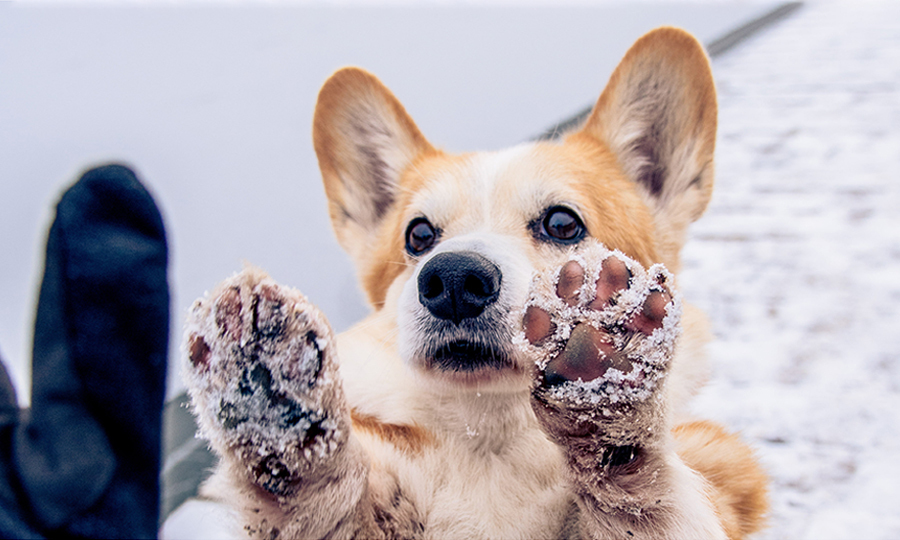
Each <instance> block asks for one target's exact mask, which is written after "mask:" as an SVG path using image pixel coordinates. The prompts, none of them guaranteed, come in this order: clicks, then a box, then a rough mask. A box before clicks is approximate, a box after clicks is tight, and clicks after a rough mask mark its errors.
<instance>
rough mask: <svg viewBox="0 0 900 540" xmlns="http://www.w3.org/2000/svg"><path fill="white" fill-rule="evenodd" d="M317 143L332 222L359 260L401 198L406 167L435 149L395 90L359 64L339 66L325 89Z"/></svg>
mask: <svg viewBox="0 0 900 540" xmlns="http://www.w3.org/2000/svg"><path fill="white" fill-rule="evenodd" d="M313 143H314V145H315V148H316V155H317V156H318V158H319V168H320V169H321V171H322V180H323V182H324V183H325V193H326V195H327V196H328V206H329V212H330V214H331V222H332V225H333V226H334V230H335V232H336V233H337V236H338V240H339V241H340V243H341V245H342V246H343V247H344V249H346V250H347V252H348V253H350V255H351V256H352V257H354V259H356V260H357V262H359V261H360V259H364V258H365V253H366V251H367V249H371V246H372V245H373V241H374V238H375V235H376V233H377V231H378V229H379V228H380V225H381V223H382V220H383V218H384V217H385V215H386V214H387V213H388V211H389V210H390V209H391V207H392V206H393V204H394V203H395V201H396V199H397V195H398V193H399V191H398V190H399V186H400V178H401V176H402V174H403V172H404V171H405V170H406V169H407V167H409V166H410V164H412V163H413V162H414V161H415V160H416V159H417V158H419V157H421V156H423V155H425V154H428V153H431V152H434V149H433V147H432V146H431V145H430V144H429V143H428V141H426V140H425V137H423V136H422V134H421V133H420V132H419V129H418V128H417V127H416V125H415V123H413V121H412V119H411V118H410V117H409V115H408V114H407V113H406V110H405V109H404V108H403V105H401V104H400V102H399V101H398V100H397V98H395V97H394V95H393V94H392V93H391V91H390V90H388V89H387V88H386V87H385V86H384V85H383V84H382V83H381V81H379V80H378V79H377V78H376V77H375V76H374V75H372V74H371V73H368V72H366V71H363V70H361V69H359V68H344V69H341V70H339V71H337V72H336V73H335V74H334V75H332V76H331V77H330V78H329V79H328V80H327V81H326V82H325V85H324V86H323V87H322V90H320V91H319V99H318V101H317V103H316V112H315V117H314V119H313Z"/></svg>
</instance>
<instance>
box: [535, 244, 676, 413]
mask: <svg viewBox="0 0 900 540" xmlns="http://www.w3.org/2000/svg"><path fill="white" fill-rule="evenodd" d="M671 279H672V276H671V274H670V273H669V272H668V271H667V270H666V269H665V268H664V267H663V266H662V265H655V266H653V267H651V268H650V269H649V270H644V268H643V267H642V266H641V265H640V264H639V263H637V262H636V261H634V260H632V259H630V258H628V257H626V256H625V255H624V254H622V253H621V252H619V251H610V250H608V249H606V248H605V247H603V246H602V245H601V244H599V243H596V242H593V243H590V244H588V245H587V246H584V247H579V248H578V249H577V250H575V251H573V252H572V253H570V254H569V256H568V258H567V260H565V262H564V263H563V264H561V265H558V266H556V267H555V268H551V269H548V270H546V271H544V272H542V273H540V274H538V275H537V276H535V278H534V281H533V283H532V288H531V293H530V295H529V298H528V301H527V302H526V304H525V310H524V313H523V330H522V333H521V335H520V336H519V338H518V342H519V344H520V346H521V347H523V349H525V350H526V351H527V352H528V353H530V354H531V355H532V356H533V357H534V358H535V359H536V363H537V366H538V371H539V376H538V380H537V385H538V388H537V391H538V392H539V393H541V394H542V395H545V396H546V397H547V398H549V399H552V400H554V401H557V402H560V403H566V404H568V405H572V406H576V407H596V406H608V405H612V404H628V403H636V402H641V401H644V400H647V399H648V398H649V397H650V396H651V395H652V394H653V393H654V391H655V390H656V388H657V387H658V386H659V384H660V382H661V380H662V378H663V377H664V376H665V373H666V369H667V368H668V363H669V359H670V358H671V355H672V352H673V349H674V345H675V341H676V339H677V337H678V334H679V324H678V323H679V320H680V314H681V302H680V299H679V297H678V296H676V295H674V294H673V293H672V291H671V290H670V289H669V287H668V283H669V282H670V281H671Z"/></svg>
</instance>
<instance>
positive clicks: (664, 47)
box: [581, 27, 717, 229]
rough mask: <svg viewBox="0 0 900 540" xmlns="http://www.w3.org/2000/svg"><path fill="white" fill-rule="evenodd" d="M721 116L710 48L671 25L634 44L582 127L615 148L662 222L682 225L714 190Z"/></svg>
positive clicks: (697, 212) (698, 212) (701, 208)
mask: <svg viewBox="0 0 900 540" xmlns="http://www.w3.org/2000/svg"><path fill="white" fill-rule="evenodd" d="M716 115H717V107H716V92H715V86H714V84H713V78H712V72H711V70H710V66H709V60H708V59H707V57H706V54H705V53H704V51H703V47H702V46H701V45H700V43H698V42H697V40H696V39H695V38H694V37H693V36H691V35H690V34H688V33H687V32H685V31H683V30H679V29H677V28H669V27H664V28H658V29H656V30H653V31H651V32H649V33H648V34H646V35H645V36H643V37H642V38H640V39H639V40H638V41H637V42H636V43H635V44H634V45H633V46H632V47H631V49H629V51H628V52H627V53H626V55H625V57H624V58H623V59H622V61H621V63H620V64H619V66H618V67H617V68H616V70H615V72H614V73H613V75H612V77H611V78H610V80H609V83H608V85H607V87H606V89H605V90H604V91H603V93H602V94H601V95H600V98H599V99H598V100H597V103H596V105H595V106H594V110H593V111H592V113H591V115H590V117H589V118H588V120H587V121H586V123H585V125H584V127H583V128H582V130H581V133H584V134H588V135H591V136H593V137H596V138H599V139H600V140H602V141H603V142H604V143H606V145H607V146H608V147H609V148H610V150H612V151H613V153H615V155H616V156H617V158H618V160H619V163H620V165H621V166H622V168H623V169H624V172H625V173H626V174H627V175H628V176H629V177H630V178H631V179H632V180H633V181H634V182H636V183H637V184H638V186H639V188H640V189H641V191H642V192H643V193H644V194H645V195H646V198H647V199H648V202H649V204H650V206H651V210H653V211H654V213H655V214H656V217H657V222H658V223H659V222H660V221H664V222H665V225H666V226H667V227H672V226H675V228H676V229H681V228H683V227H686V226H687V224H688V223H690V222H692V221H694V220H696V219H697V218H698V217H700V216H701V215H702V214H703V211H704V210H705V209H706V206H707V204H708V203H709V199H710V197H711V196H712V188H713V150H714V148H715V140H716Z"/></svg>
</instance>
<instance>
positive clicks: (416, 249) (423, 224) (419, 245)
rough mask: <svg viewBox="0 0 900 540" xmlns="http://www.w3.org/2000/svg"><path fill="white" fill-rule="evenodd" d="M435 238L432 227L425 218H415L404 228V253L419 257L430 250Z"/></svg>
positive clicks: (436, 233) (436, 235)
mask: <svg viewBox="0 0 900 540" xmlns="http://www.w3.org/2000/svg"><path fill="white" fill-rule="evenodd" d="M437 237H438V231H437V230H435V228H434V225H432V224H431V223H430V222H429V221H428V220H427V219H425V218H422V217H420V218H416V219H414V220H412V221H410V222H409V226H408V227H407V228H406V251H407V252H408V253H409V254H410V255H421V254H423V253H425V252H426V251H428V250H429V249H431V246H433V245H434V242H435V241H436V240H437Z"/></svg>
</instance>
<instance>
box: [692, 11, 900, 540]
mask: <svg viewBox="0 0 900 540" xmlns="http://www.w3.org/2000/svg"><path fill="white" fill-rule="evenodd" d="M713 69H714V73H715V76H716V80H717V84H718V89H719V92H720V98H719V99H720V102H719V103H720V118H719V125H720V131H719V142H718V147H717V182H718V184H717V186H716V192H715V195H714V197H713V202H712V204H711V206H710V208H709V211H708V212H707V214H706V216H705V217H704V218H703V219H701V220H700V221H699V222H698V223H697V224H696V225H694V227H693V228H692V231H691V239H690V240H689V242H688V246H687V248H686V251H685V254H684V271H683V277H682V288H683V289H684V293H685V295H686V297H687V298H688V299H689V300H690V301H692V302H693V303H695V304H697V305H698V306H699V307H701V308H702V309H704V310H705V311H706V312H707V313H708V314H709V315H710V318H711V319H712V323H713V329H714V332H715V335H716V338H717V339H716V341H715V342H714V344H713V345H712V347H711V350H710V353H711V355H710V356H711V359H712V361H713V366H714V375H713V380H712V382H711V384H710V385H709V386H708V387H707V388H706V389H705V390H704V392H703V394H702V395H701V396H700V398H699V399H698V400H697V402H696V405H695V411H696V412H697V414H698V415H699V416H703V417H707V418H714V419H717V420H719V421H722V422H724V423H725V424H727V425H729V426H730V427H731V428H734V429H738V430H741V431H742V432H743V434H744V436H745V437H746V438H748V439H749V440H750V441H751V442H752V443H753V444H754V445H755V446H756V447H757V448H758V449H759V454H760V456H761V458H762V460H763V462H764V464H765V466H766V468H767V469H768V470H769V471H770V473H771V474H772V476H773V486H772V499H773V513H772V519H771V525H772V526H771V528H770V529H769V530H768V531H767V532H766V533H764V534H763V535H761V538H773V539H774V538H789V539H796V540H799V539H803V538H808V539H815V540H827V539H830V538H835V539H838V538H867V539H876V538H884V539H888V538H894V539H896V538H900V512H898V508H900V459H898V457H900V331H898V330H900V325H898V322H897V321H898V319H900V178H898V175H900V4H897V3H888V2H884V3H866V2H854V3H850V2H845V3H812V4H808V5H806V6H804V7H803V8H801V9H800V10H799V11H798V12H796V13H795V14H794V15H792V16H791V17H789V18H788V19H787V20H785V21H783V22H781V23H780V24H778V25H777V26H776V27H774V28H772V29H770V30H768V31H766V32H763V33H762V34H760V35H759V36H757V37H755V38H754V39H752V40H751V41H749V42H747V43H745V44H743V45H742V46H740V47H738V48H737V49H735V50H734V51H731V52H730V53H728V54H726V55H723V56H722V57H720V58H718V59H717V60H716V61H715V62H714V65H713Z"/></svg>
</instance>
